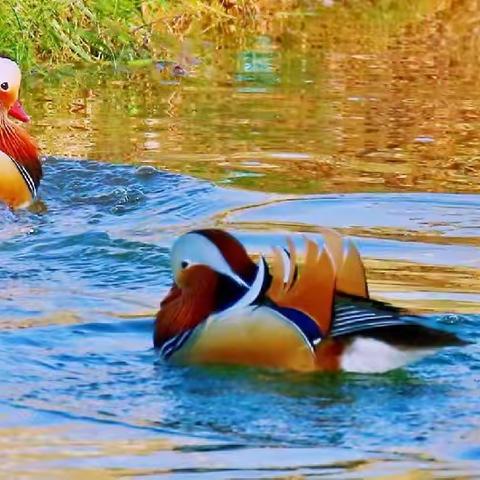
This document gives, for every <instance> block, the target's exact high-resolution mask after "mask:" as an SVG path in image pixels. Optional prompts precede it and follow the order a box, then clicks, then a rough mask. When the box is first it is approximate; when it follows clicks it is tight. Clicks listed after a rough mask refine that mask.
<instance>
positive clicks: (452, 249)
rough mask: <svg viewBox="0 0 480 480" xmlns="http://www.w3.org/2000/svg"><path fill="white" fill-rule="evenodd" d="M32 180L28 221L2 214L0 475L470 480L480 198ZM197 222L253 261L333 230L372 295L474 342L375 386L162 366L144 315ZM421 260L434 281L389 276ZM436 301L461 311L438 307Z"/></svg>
mask: <svg viewBox="0 0 480 480" xmlns="http://www.w3.org/2000/svg"><path fill="white" fill-rule="evenodd" d="M45 174H46V179H47V180H46V181H45V183H44V185H43V188H42V202H43V205H38V206H37V207H38V208H37V210H39V211H38V212H36V213H34V212H19V213H16V214H13V213H11V212H9V211H7V210H3V211H2V212H1V213H0V214H1V216H2V230H1V232H0V265H1V269H0V278H1V280H2V285H3V288H2V289H1V290H0V326H1V331H0V365H2V366H1V367H0V382H1V384H2V388H1V390H0V402H1V406H0V438H1V440H0V448H1V449H2V455H4V461H3V462H2V464H1V465H0V472H3V474H5V475H7V476H6V477H5V478H77V477H75V476H74V475H79V477H78V478H87V477H88V475H91V476H92V478H93V475H99V476H98V478H157V477H158V476H161V475H163V474H165V475H167V474H168V475H169V476H171V477H172V478H187V479H188V478H192V479H193V478H208V479H217V478H218V479H220V478H222V479H223V478H225V479H226V478H292V476H300V477H301V476H303V477H304V478H332V479H337V478H345V479H347V478H348V479H353V478H355V479H357V478H358V479H360V478H367V477H368V478H370V477H374V476H376V475H380V474H382V475H386V474H387V473H388V474H392V475H393V474H395V473H398V474H411V475H414V474H415V472H420V471H423V472H425V471H428V472H430V474H431V475H432V477H431V478H452V479H453V478H458V477H459V476H463V477H462V478H477V476H478V472H479V471H480V463H479V462H480V440H479V439H480V421H479V418H480V402H479V401H478V392H479V388H480V385H479V381H480V367H479V365H480V334H479V331H478V325H479V324H480V316H479V315H478V314H476V313H471V311H472V310H473V311H474V309H475V306H478V305H479V297H480V295H479V293H478V290H477V291H476V292H475V288H473V290H472V289H470V290H469V288H468V286H469V285H470V284H471V285H474V284H475V282H476V281H477V278H478V277H476V276H475V275H476V273H475V272H476V270H475V268H478V266H479V254H478V245H477V244H475V243H473V244H472V242H471V241H469V240H468V239H469V238H471V237H474V238H475V236H476V238H478V236H479V234H480V222H479V221H478V220H479V219H480V217H479V215H480V214H479V213H478V212H479V211H480V209H479V206H480V205H479V203H480V200H479V199H478V196H477V197H475V196H469V195H448V194H403V195H399V194H351V195H348V194H344V195H314V196H313V195H312V196H295V195H280V194H267V193H265V194H264V193H256V192H248V191H244V190H236V189H231V188H223V187H219V186H216V185H214V184H212V183H210V182H207V181H203V180H197V179H194V178H192V177H189V176H185V175H180V174H178V175H177V174H172V173H166V172H164V171H161V170H158V169H156V168H153V167H150V166H140V167H138V166H124V165H108V164H105V163H97V162H93V161H79V160H74V159H67V158H53V157H50V158H48V159H47V160H46V163H45ZM49 179H55V181H52V180H49ZM355 212H363V213H362V214H361V215H359V214H358V213H355ZM429 222H430V223H429ZM432 223H435V224H438V226H437V227H435V228H436V230H435V231H436V235H433V236H431V237H429V236H428V234H429V232H430V233H431V231H432V227H431V225H432ZM200 225H201V226H206V225H211V226H220V227H222V228H229V229H230V230H231V231H232V232H234V233H236V234H237V235H238V236H239V237H240V238H241V239H242V240H243V241H244V242H245V243H246V244H247V246H248V247H249V249H250V250H252V251H253V252H259V251H265V252H267V251H268V247H269V245H271V244H272V243H276V242H283V241H284V238H285V235H286V234H287V233H288V232H297V236H296V237H295V238H296V239H297V241H298V242H299V244H300V243H301V237H300V236H299V234H298V232H300V233H301V232H311V231H312V230H313V228H314V226H315V225H327V226H332V227H341V229H342V231H344V233H346V234H350V235H351V236H352V237H353V238H355V239H356V241H357V243H358V245H359V247H360V250H361V251H362V254H363V255H365V256H366V257H367V263H368V259H375V260H376V261H377V262H379V264H380V265H381V266H380V267H379V266H378V265H377V266H375V265H374V266H373V267H372V268H373V272H374V273H375V272H377V274H378V275H380V276H379V277H378V282H377V283H375V282H374V283H373V285H374V292H373V294H374V296H376V295H380V296H383V298H390V299H395V298H397V299H401V300H403V301H410V302H412V305H413V304H415V301H417V300H418V299H423V301H424V302H425V299H427V300H428V301H429V302H433V303H428V302H427V303H428V305H430V306H431V305H433V306H434V308H433V307H432V312H433V313H430V314H429V316H430V317H431V319H432V321H434V322H439V323H444V324H448V325H449V326H450V327H451V328H454V329H455V330H456V331H458V332H459V334H460V335H462V336H463V337H465V338H467V339H469V340H471V341H472V342H473V343H472V345H469V346H467V347H462V348H452V349H446V350H444V351H442V352H441V353H439V354H437V355H435V356H434V357H432V358H430V359H427V360H424V361H422V362H420V363H418V364H416V365H413V366H411V367H409V368H407V369H404V370H401V371H396V372H392V373H389V374H385V375H370V376H368V375H321V374H317V375H310V374H309V375H300V374H292V373H281V372H269V371H261V370H256V369H245V368H228V369H227V368H219V367H218V368H216V367H209V368H205V367H175V366H168V365H165V364H163V363H162V362H161V361H160V359H159V358H157V356H156V354H155V352H154V350H153V349H152V318H153V315H154V312H155V310H156V308H157V306H158V304H159V301H160V299H161V298H162V296H163V294H164V293H165V292H166V290H167V288H168V286H169V284H170V282H171V276H170V270H169V246H170V245H171V242H172V240H173V239H174V238H175V237H176V236H177V235H179V234H181V233H183V232H185V231H187V230H189V229H191V228H195V227H196V226H200ZM392 232H393V233H392ZM402 232H404V233H403V234H402ZM405 232H408V235H409V237H408V238H407V239H405V238H403V236H402V235H406V233H405ZM312 235H314V234H313V233H312ZM463 237H465V238H467V240H466V241H465V242H464V243H463V244H462V243H461V242H460V241H461V239H462V238H463ZM439 239H440V240H439ZM442 239H443V240H442ZM459 239H460V240H459ZM459 242H460V243H459ZM402 261H403V262H407V261H409V262H412V263H407V264H406V265H405V264H402V263H400V264H397V263H395V262H402ZM389 262H390V263H389ZM392 262H393V263H392ZM413 262H416V263H413ZM382 265H383V266H385V265H387V266H388V265H394V267H392V269H390V270H389V269H388V268H386V267H385V270H382V268H384V267H383V266H382ZM398 265H400V267H399V266H398ZM426 265H429V266H430V267H429V268H433V269H434V270H433V276H432V278H433V280H432V281H431V283H429V284H422V283H421V281H420V280H418V279H416V280H415V278H416V277H413V278H414V280H415V281H412V284H413V286H412V284H410V285H408V282H407V284H404V283H402V282H401V281H400V280H399V278H398V277H399V275H398V272H399V271H400V274H401V273H402V272H404V273H405V272H409V271H412V270H413V271H415V270H420V271H421V272H420V277H422V276H423V275H424V273H422V272H427V273H428V269H426V267H425V266H426ZM435 268H437V269H438V270H435ZM455 269H457V270H455ZM458 269H460V270H459V271H458ZM462 269H463V270H462ZM435 272H437V273H435ZM438 272H440V273H438ZM381 275H387V277H388V276H389V275H391V277H390V280H391V282H390V283H391V284H393V285H394V286H395V285H396V288H394V289H392V288H390V287H391V285H387V283H388V282H387V283H385V282H383V281H382V278H383V277H382V276H381ZM435 275H436V276H435ZM400 276H401V275H400ZM374 277H375V275H374ZM437 277H438V278H437ZM411 278H412V277H409V279H410V281H411ZM450 278H453V280H452V281H454V282H457V283H456V285H457V288H456V290H455V288H453V287H450V290H451V292H448V291H445V289H442V288H440V287H441V286H442V285H443V284H444V283H445V282H448V281H450V280H449V279H450ZM437 280H438V282H437ZM432 282H433V283H432ZM415 285H416V287H415ZM458 285H460V286H458ZM437 287H438V288H437ZM455 295H457V297H455ZM439 298H440V299H441V300H451V299H452V298H453V299H454V300H455V301H456V302H457V303H453V304H448V306H449V307H452V311H455V310H460V311H462V310H463V311H464V313H460V314H455V315H453V314H450V315H447V314H446V313H447V311H442V312H440V308H441V307H442V306H443V305H444V304H443V303H440V304H439V305H437V304H435V301H437V300H438V299H439ZM453 307H456V308H453ZM467 307H469V308H467ZM447 310H448V309H447ZM303 477H302V478H303ZM402 478H403V477H402ZM412 478H413V477H412ZM422 478H423V477H422ZM425 478H430V477H425Z"/></svg>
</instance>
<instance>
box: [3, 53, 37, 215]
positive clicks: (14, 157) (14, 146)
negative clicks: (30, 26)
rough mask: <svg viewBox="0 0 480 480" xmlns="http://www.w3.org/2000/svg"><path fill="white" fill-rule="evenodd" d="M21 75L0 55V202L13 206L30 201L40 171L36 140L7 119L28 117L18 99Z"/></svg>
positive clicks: (35, 189) (26, 119)
mask: <svg viewBox="0 0 480 480" xmlns="http://www.w3.org/2000/svg"><path fill="white" fill-rule="evenodd" d="M21 79H22V75H21V72H20V68H19V67H18V65H17V64H16V63H15V62H14V61H13V60H10V59H9V58H3V57H0V202H3V203H5V204H7V205H8V206H9V207H10V208H14V209H15V208H22V207H27V206H29V205H30V204H31V203H32V201H33V200H34V199H35V197H36V196H37V190H38V187H39V184H40V180H41V178H42V174H43V173H42V165H41V163H40V158H39V152H38V148H37V145H36V143H35V141H34V140H33V139H32V138H31V137H30V135H29V134H28V133H27V132H26V131H25V130H24V129H23V128H21V127H20V126H18V125H17V124H16V123H14V122H12V121H11V120H10V119H9V117H12V118H15V119H17V120H19V121H21V122H28V121H29V117H28V115H27V114H26V113H25V111H24V109H23V107H22V105H21V103H20V102H19V101H18V93H19V89H20V82H21Z"/></svg>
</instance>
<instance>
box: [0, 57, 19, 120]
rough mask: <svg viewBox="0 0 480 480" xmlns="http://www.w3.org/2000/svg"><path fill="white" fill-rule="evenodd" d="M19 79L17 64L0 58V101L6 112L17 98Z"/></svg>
mask: <svg viewBox="0 0 480 480" xmlns="http://www.w3.org/2000/svg"><path fill="white" fill-rule="evenodd" d="M21 81H22V72H21V71H20V68H19V67H18V65H17V64H16V63H15V62H14V61H13V60H10V59H8V58H0V103H1V105H2V107H3V109H4V110H5V111H6V112H8V111H9V110H10V108H11V107H12V106H13V105H14V103H15V102H16V101H17V99H18V92H19V90H20V82H21Z"/></svg>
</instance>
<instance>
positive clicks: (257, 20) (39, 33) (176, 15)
mask: <svg viewBox="0 0 480 480" xmlns="http://www.w3.org/2000/svg"><path fill="white" fill-rule="evenodd" d="M297 3H298V1H297V0H177V1H173V0H144V1H138V0H137V1H135V0H114V1H112V0H73V1H69V0H53V1H50V2H38V1H37V0H16V1H14V0H7V1H6V2H3V3H2V4H1V5H0V18H1V19H2V20H1V22H2V25H1V28H0V45H1V48H2V51H3V52H5V53H6V54H8V55H11V56H13V57H14V58H16V59H17V60H18V61H20V62H21V63H22V64H23V65H24V66H35V65H52V64H53V65H56V64H62V63H69V62H78V61H81V62H98V61H109V62H128V61H132V60H137V59H142V58H152V57H157V58H158V56H162V57H163V58H165V57H168V53H169V52H168V50H169V45H171V44H172V41H173V42H175V41H181V40H183V39H184V38H185V37H186V36H196V37H197V38H198V37H200V38H208V39H209V40H211V41H215V42H220V43H221V42H232V41H234V42H238V41H239V40H241V39H242V37H245V35H246V34H248V33H252V31H261V32H265V31H266V30H267V29H268V28H269V26H270V25H271V24H272V23H273V22H274V21H275V19H276V13H275V12H277V11H279V10H285V9H294V8H295V7H296V6H297Z"/></svg>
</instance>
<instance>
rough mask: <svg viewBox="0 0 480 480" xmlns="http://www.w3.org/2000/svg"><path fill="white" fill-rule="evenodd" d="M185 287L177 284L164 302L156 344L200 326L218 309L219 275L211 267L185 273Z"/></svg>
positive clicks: (155, 336)
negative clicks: (216, 294) (216, 295)
mask: <svg viewBox="0 0 480 480" xmlns="http://www.w3.org/2000/svg"><path fill="white" fill-rule="evenodd" d="M179 283H180V284H181V287H179V286H177V285H173V287H172V288H171V289H170V292H169V293H168V294H167V296H166V297H165V298H164V299H163V300H162V302H161V304H160V310H159V311H158V313H157V316H156V319H155V332H154V343H155V346H156V347H159V346H161V345H162V344H163V343H164V342H165V341H166V340H168V339H169V338H172V337H173V336H175V335H178V334H180V333H182V332H184V331H186V330H190V329H191V328H194V327H196V326H197V325H198V324H200V323H201V322H202V321H204V320H205V319H206V318H207V317H208V316H209V315H210V314H211V313H212V312H213V311H214V309H215V300H216V299H215V292H216V287H217V283H218V276H217V274H216V273H215V272H214V271H213V270H211V269H210V268H208V267H204V266H202V265H195V266H193V267H190V268H188V269H187V270H185V271H184V272H182V275H181V278H180V282H179Z"/></svg>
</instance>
